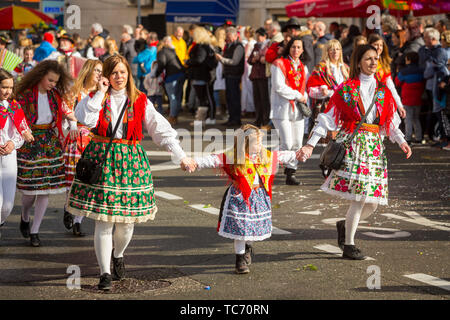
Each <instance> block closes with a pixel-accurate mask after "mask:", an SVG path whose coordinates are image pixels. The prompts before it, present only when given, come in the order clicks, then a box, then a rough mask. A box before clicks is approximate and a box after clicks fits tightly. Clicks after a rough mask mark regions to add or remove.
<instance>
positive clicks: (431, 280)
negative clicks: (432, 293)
mask: <svg viewBox="0 0 450 320" xmlns="http://www.w3.org/2000/svg"><path fill="white" fill-rule="evenodd" d="M403 276H404V277H406V278H409V279H413V280H416V281H420V282H423V283H426V284H429V285H431V286H434V287H439V288H441V289H444V290H447V291H450V282H449V281H447V280H442V279H439V278H436V277H433V276H429V275H427V274H424V273H414V274H405V275H403Z"/></svg>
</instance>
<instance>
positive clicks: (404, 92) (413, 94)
mask: <svg viewBox="0 0 450 320" xmlns="http://www.w3.org/2000/svg"><path fill="white" fill-rule="evenodd" d="M395 84H396V85H397V86H398V87H399V88H400V95H401V98H402V102H403V104H404V105H405V106H421V105H422V94H423V91H424V89H425V79H424V77H423V72H422V70H421V68H420V67H419V66H418V65H417V64H410V65H407V66H406V67H404V68H402V69H400V71H399V73H398V76H397V77H396V78H395Z"/></svg>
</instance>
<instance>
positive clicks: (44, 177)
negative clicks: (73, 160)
mask: <svg viewBox="0 0 450 320" xmlns="http://www.w3.org/2000/svg"><path fill="white" fill-rule="evenodd" d="M33 137H34V141H33V142H25V143H24V144H23V146H22V147H21V148H20V149H18V150H17V189H18V190H19V191H20V192H22V193H23V194H27V195H43V194H56V193H64V192H66V190H67V188H66V185H65V175H64V159H63V155H62V146H61V142H60V141H59V139H58V136H57V134H56V132H55V131H54V129H52V128H48V129H33Z"/></svg>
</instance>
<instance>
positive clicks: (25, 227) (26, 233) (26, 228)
mask: <svg viewBox="0 0 450 320" xmlns="http://www.w3.org/2000/svg"><path fill="white" fill-rule="evenodd" d="M20 233H22V236H23V237H24V238H29V237H30V221H28V222H25V221H23V220H22V217H20Z"/></svg>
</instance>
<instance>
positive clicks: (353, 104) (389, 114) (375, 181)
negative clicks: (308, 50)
mask: <svg viewBox="0 0 450 320" xmlns="http://www.w3.org/2000/svg"><path fill="white" fill-rule="evenodd" d="M377 63H378V54H377V52H376V49H375V48H374V47H372V46H370V45H362V46H359V47H357V48H356V50H355V52H354V54H353V55H352V64H351V68H350V78H349V80H347V81H346V82H344V83H343V84H342V85H340V86H339V87H338V88H337V89H336V90H335V93H334V94H333V96H332V97H331V99H330V102H329V103H328V107H327V109H326V110H325V112H324V113H320V114H319V116H318V117H317V124H316V126H315V127H314V128H313V134H312V137H311V138H310V139H309V140H308V143H307V144H306V145H305V146H303V147H302V148H301V150H300V151H299V152H298V153H297V158H298V159H299V160H303V161H304V160H306V159H307V158H309V157H310V156H311V154H312V150H313V148H314V146H315V144H316V143H317V141H318V140H319V139H320V138H321V137H325V136H326V133H327V131H330V130H336V129H337V128H338V125H340V126H341V129H340V131H339V133H338V135H337V141H343V140H345V139H347V138H348V137H349V136H350V135H351V134H352V133H353V131H354V129H355V127H356V126H357V124H358V123H359V121H361V119H362V117H363V115H364V114H365V113H366V111H367V110H368V109H369V108H370V105H371V104H372V101H374V98H375V97H376V98H375V104H374V106H373V108H372V109H371V110H370V112H369V113H368V114H367V118H366V120H365V123H364V124H363V125H362V126H361V128H360V129H359V130H358V132H357V134H356V135H355V137H354V139H353V140H352V142H351V144H349V145H346V146H345V147H346V154H345V158H344V162H343V166H342V168H341V169H339V170H333V171H332V172H331V174H330V175H329V176H328V178H327V179H326V181H325V183H324V184H323V185H322V187H321V189H322V190H323V191H325V192H326V193H328V194H332V195H336V196H338V197H341V198H343V199H347V200H350V201H351V204H350V208H349V209H348V211H347V215H346V219H345V221H343V220H342V221H338V222H337V223H336V227H337V230H338V244H339V247H341V249H343V257H344V258H348V259H356V260H362V259H364V258H365V257H364V255H363V254H362V252H361V251H360V250H359V249H358V248H356V247H355V243H354V237H355V233H356V229H357V227H358V223H359V221H360V219H365V218H367V217H368V216H370V215H371V214H372V213H373V212H375V210H376V208H377V206H378V205H387V204H388V200H387V199H388V176H387V160H386V151H385V147H384V145H383V138H384V136H389V139H390V140H391V141H392V142H396V143H398V144H399V146H400V148H401V149H402V150H403V151H404V152H405V153H406V154H407V156H406V157H407V158H409V157H410V156H411V149H410V147H409V146H408V143H407V142H406V141H405V139H404V137H403V133H402V132H401V131H400V129H399V128H398V126H399V124H400V118H399V116H398V115H397V112H396V104H395V101H394V98H393V97H392V93H391V91H390V90H389V88H388V87H387V86H386V83H383V82H380V81H378V80H377V78H376V77H375V72H376V70H377Z"/></svg>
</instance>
